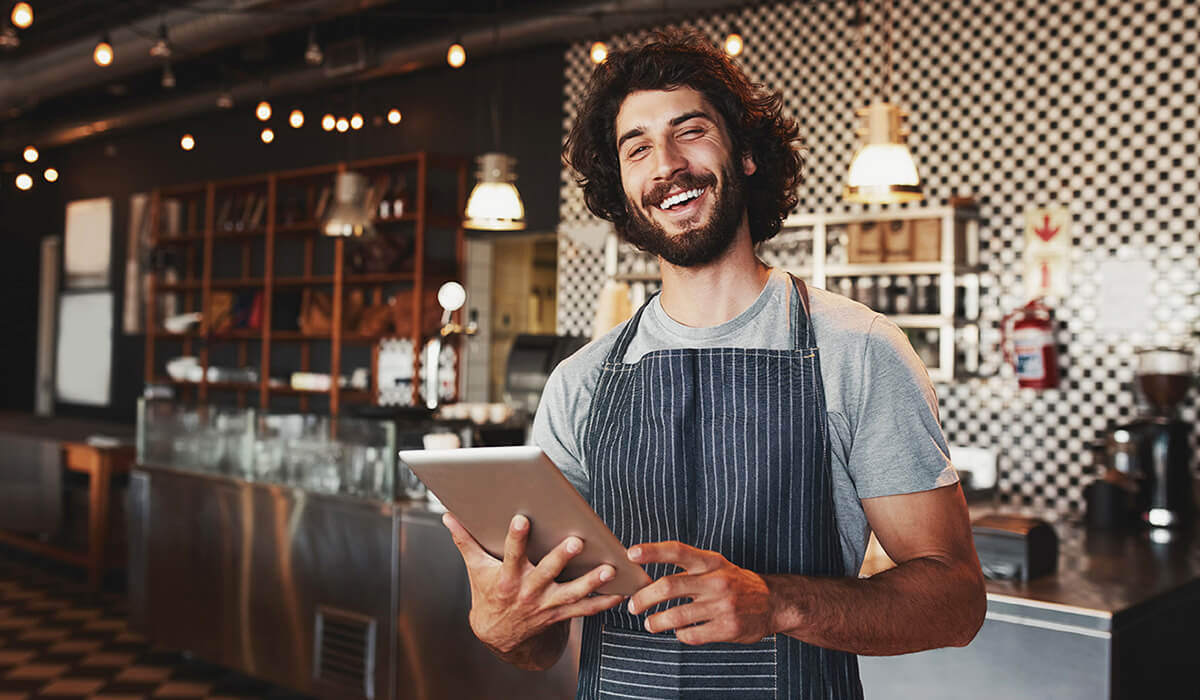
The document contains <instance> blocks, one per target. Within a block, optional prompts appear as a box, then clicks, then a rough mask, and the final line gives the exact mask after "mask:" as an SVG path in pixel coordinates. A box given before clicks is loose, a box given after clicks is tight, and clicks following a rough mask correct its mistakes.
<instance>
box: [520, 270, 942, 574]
mask: <svg viewBox="0 0 1200 700" xmlns="http://www.w3.org/2000/svg"><path fill="white" fill-rule="evenodd" d="M791 291H792V283H791V278H790V277H789V276H788V275H787V273H785V272H783V271H781V270H779V269H773V270H772V271H771V276H770V278H769V279H768V281H767V284H766V286H765V287H764V288H763V291H762V293H761V294H759V296H758V298H757V299H756V300H755V301H754V303H753V304H751V305H750V307H749V308H747V309H746V310H745V311H743V312H742V313H741V314H739V315H738V316H737V317H736V318H734V319H732V320H730V321H727V322H725V323H722V324H721V325H719V326H712V327H709V328H692V327H689V326H684V325H682V324H680V323H678V322H677V321H675V320H674V319H672V318H671V317H670V316H668V315H667V313H666V312H665V311H664V310H663V308H662V304H661V303H660V301H659V299H660V297H657V296H656V297H654V299H652V300H651V301H650V305H649V307H647V309H646V312H645V313H644V314H642V321H641V324H640V325H639V326H638V329H637V335H636V336H635V337H634V339H633V341H632V342H631V343H630V346H629V350H628V352H627V353H626V355H625V358H624V361H625V362H627V363H634V362H637V361H638V360H639V359H640V358H641V357H642V355H644V354H646V353H648V352H652V351H655V350H663V349H669V348H716V347H740V348H765V349H770V350H787V349H790V348H791V347H792V329H791V316H790V313H789V309H790V306H789V305H790V303H791V297H792V294H791ZM809 297H810V301H811V318H812V323H813V330H814V332H815V334H816V337H817V347H818V349H819V353H820V354H819V357H820V360H821V378H822V379H823V381H824V384H825V403H826V409H827V411H828V414H829V419H828V420H829V437H830V451H831V456H832V459H831V461H832V465H833V499H834V511H835V514H836V517H837V524H838V531H839V534H840V537H841V543H842V555H843V558H844V560H845V564H846V571H847V573H848V574H857V573H858V570H859V568H860V567H861V566H862V561H863V555H864V554H865V553H866V549H867V540H868V538H869V536H870V527H869V526H868V524H867V518H866V515H865V514H864V513H863V508H862V504H861V503H860V502H859V499H862V498H872V497H875V496H890V495H895V494H902V493H914V492H917V491H927V490H930V489H934V488H938V487H940V486H946V485H949V484H953V483H955V482H957V481H958V475H957V474H956V473H955V471H954V467H953V466H951V464H950V457H949V455H950V450H949V448H948V447H947V446H946V438H945V436H943V435H942V428H941V425H940V423H939V422H938V414H937V397H936V396H935V395H934V392H933V385H932V384H931V383H930V381H929V375H928V374H927V373H926V371H925V367H924V365H922V364H921V361H920V359H918V358H917V354H916V353H915V352H914V351H913V349H912V346H911V345H910V344H909V342H908V339H907V338H906V337H905V336H904V333H903V332H902V331H901V330H900V329H899V328H898V327H897V326H896V325H895V324H894V323H892V322H891V321H889V320H887V319H886V318H885V317H884V316H883V315H882V314H878V313H875V312H874V311H872V310H870V309H869V308H867V307H866V306H863V305H862V304H859V303H858V302H855V301H851V300H849V299H846V298H845V297H842V296H839V295H837V294H834V293H832V292H827V291H825V290H822V289H816V288H813V287H809ZM626 323H628V321H626ZM624 326H625V324H624V323H623V324H621V325H620V326H617V327H616V328H614V329H613V330H612V331H610V332H608V333H606V334H605V335H603V336H601V337H600V338H598V339H596V340H594V341H592V342H591V343H589V344H587V345H586V346H584V347H583V348H581V349H580V350H579V351H578V352H576V353H575V354H574V355H572V356H571V357H569V358H567V359H566V360H564V361H563V362H562V363H561V364H559V366H558V367H557V368H555V370H554V372H553V373H552V374H551V375H550V378H549V380H548V381H547V382H546V388H545V390H544V392H543V393H542V401H541V405H540V406H539V407H538V411H537V415H536V416H535V417H534V421H533V434H532V440H533V443H534V444H535V445H537V446H538V447H541V448H542V450H543V451H544V452H545V453H546V455H547V456H548V457H550V459H551V461H553V462H554V463H555V464H556V465H558V468H559V469H561V470H562V471H563V474H565V475H566V477H567V478H568V479H569V480H570V481H571V483H572V484H574V486H575V488H576V489H578V490H579V492H580V493H581V494H582V495H583V497H584V498H587V499H588V500H589V501H590V497H591V493H590V484H589V480H588V464H587V460H586V459H585V458H584V454H583V445H584V444H585V440H584V435H583V432H584V430H585V427H586V425H587V417H588V410H589V409H590V407H591V404H592V393H593V392H594V391H595V388H596V383H597V381H598V379H599V376H600V365H601V363H602V362H603V361H604V358H605V357H606V356H607V355H608V353H609V351H610V350H611V349H612V347H613V345H614V344H615V343H616V342H617V336H618V335H619V334H620V332H621V329H622V328H624Z"/></svg>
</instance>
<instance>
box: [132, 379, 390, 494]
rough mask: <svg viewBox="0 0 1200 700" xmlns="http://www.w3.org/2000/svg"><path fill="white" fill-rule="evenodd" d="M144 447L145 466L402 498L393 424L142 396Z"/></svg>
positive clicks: (141, 443) (140, 445) (315, 489)
mask: <svg viewBox="0 0 1200 700" xmlns="http://www.w3.org/2000/svg"><path fill="white" fill-rule="evenodd" d="M137 448H138V463H139V464H141V465H143V466H151V467H159V468H169V469H177V470H182V471H190V472H200V473H206V474H212V475H223V476H228V477H232V478H235V479H242V480H245V481H248V482H254V483H266V484H279V485H282V486H290V487H293V488H298V489H303V490H305V491H311V492H314V493H323V494H330V495H337V494H340V495H346V496H354V497H359V498H366V499H371V500H393V499H394V498H395V497H396V483H397V479H396V469H397V464H396V461H397V460H396V452H397V444H396V426H395V424H394V423H392V422H390V421H384V420H372V419H367V418H348V417H336V418H331V417H329V416H315V415H306V414H262V413H260V412H258V411H256V410H254V409H252V408H237V407H225V406H215V405H206V404H199V405H187V404H181V403H177V402H174V401H167V400H152V399H141V400H140V401H139V403H138V430H137Z"/></svg>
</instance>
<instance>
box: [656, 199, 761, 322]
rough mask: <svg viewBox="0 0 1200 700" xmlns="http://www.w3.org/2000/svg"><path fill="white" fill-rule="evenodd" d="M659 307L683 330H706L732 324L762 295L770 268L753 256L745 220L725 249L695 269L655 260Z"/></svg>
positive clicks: (752, 245)
mask: <svg viewBox="0 0 1200 700" xmlns="http://www.w3.org/2000/svg"><path fill="white" fill-rule="evenodd" d="M658 262H659V268H660V269H661V271H662V298H661V301H662V307H663V310H664V311H666V312H667V315H668V316H670V317H671V318H673V319H675V320H676V321H678V322H679V323H682V324H683V325H685V326H691V327H693V328H707V327H709V326H718V325H720V324H722V323H725V322H726V321H729V320H732V319H733V318H735V317H736V316H737V315H738V314H740V313H742V312H743V311H745V310H746V309H747V308H749V307H750V305H751V304H753V303H754V300H755V299H757V298H758V295H759V294H760V293H762V290H763V287H765V286H766V284H767V279H768V278H769V277H770V276H771V268H769V267H767V266H766V265H765V264H763V262H762V261H761V260H759V259H758V258H757V257H755V255H754V244H753V242H752V241H751V239H750V227H749V225H748V224H747V223H746V218H745V217H742V222H741V224H740V225H739V226H738V232H737V235H736V236H735V237H734V239H733V242H732V243H730V245H729V248H728V249H727V250H726V251H725V252H724V253H722V254H721V255H720V257H718V258H717V259H716V260H713V261H712V262H710V263H708V264H706V265H701V266H697V267H677V266H675V265H672V264H670V263H669V262H667V261H665V260H663V259H662V258H659V261H658Z"/></svg>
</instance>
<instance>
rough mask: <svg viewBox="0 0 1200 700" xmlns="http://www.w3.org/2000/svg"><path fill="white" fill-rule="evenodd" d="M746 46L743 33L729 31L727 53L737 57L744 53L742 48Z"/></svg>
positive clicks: (726, 42) (726, 43)
mask: <svg viewBox="0 0 1200 700" xmlns="http://www.w3.org/2000/svg"><path fill="white" fill-rule="evenodd" d="M744 48H746V44H745V42H743V41H742V35H741V34H738V33H737V32H736V31H732V32H729V35H728V36H726V37H725V53H727V54H729V55H730V56H732V57H734V58H736V57H738V56H741V55H742V49H744Z"/></svg>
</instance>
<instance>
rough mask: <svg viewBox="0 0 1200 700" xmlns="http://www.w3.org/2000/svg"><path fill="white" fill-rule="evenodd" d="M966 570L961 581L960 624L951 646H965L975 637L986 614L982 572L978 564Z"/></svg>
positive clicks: (985, 594) (985, 595)
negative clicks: (962, 593)
mask: <svg viewBox="0 0 1200 700" xmlns="http://www.w3.org/2000/svg"><path fill="white" fill-rule="evenodd" d="M969 569H970V570H969V571H968V572H966V574H967V575H965V576H964V577H963V578H964V582H963V589H964V591H963V592H964V595H963V601H962V604H961V605H962V607H961V614H960V618H959V619H960V620H961V625H960V628H959V631H958V634H957V635H956V639H955V641H954V643H953V646H956V647H965V646H967V645H968V644H970V643H971V641H972V640H974V639H975V635H977V634H979V630H980V628H982V627H983V620H984V618H985V617H986V616H987V590H986V589H985V588H984V585H983V572H982V571H980V569H979V565H978V564H976V565H975V566H973V567H969Z"/></svg>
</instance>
